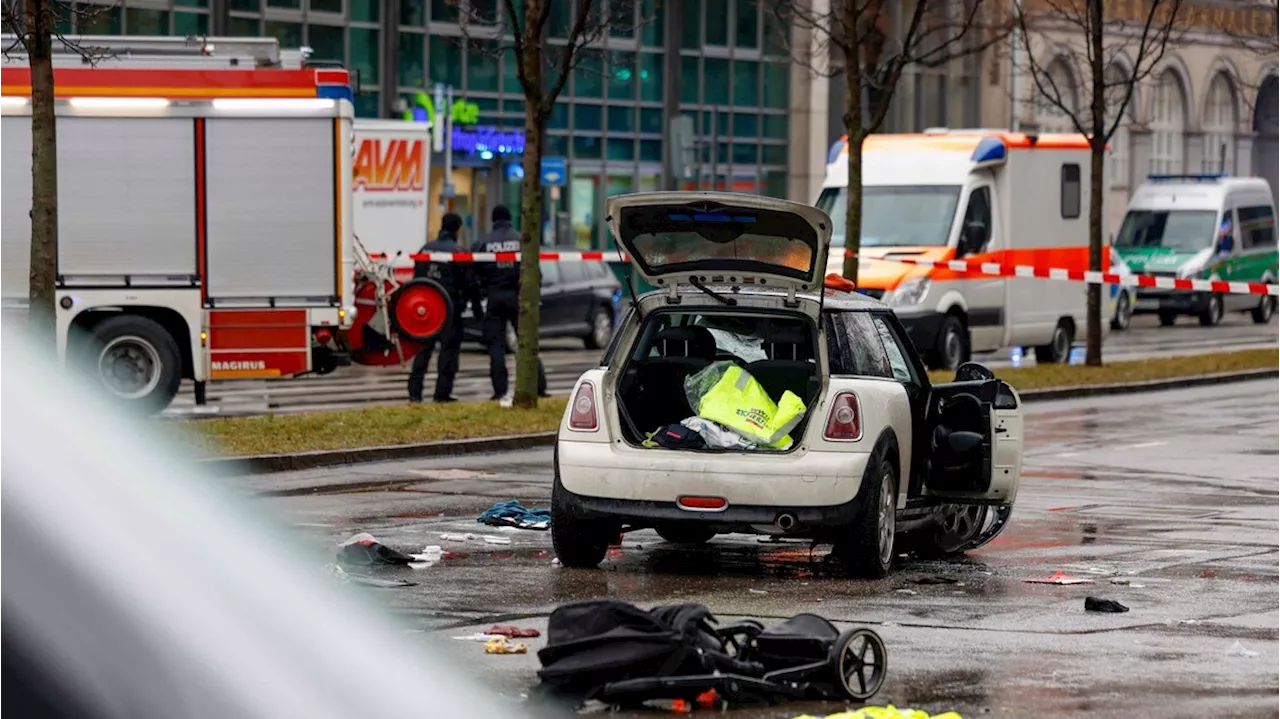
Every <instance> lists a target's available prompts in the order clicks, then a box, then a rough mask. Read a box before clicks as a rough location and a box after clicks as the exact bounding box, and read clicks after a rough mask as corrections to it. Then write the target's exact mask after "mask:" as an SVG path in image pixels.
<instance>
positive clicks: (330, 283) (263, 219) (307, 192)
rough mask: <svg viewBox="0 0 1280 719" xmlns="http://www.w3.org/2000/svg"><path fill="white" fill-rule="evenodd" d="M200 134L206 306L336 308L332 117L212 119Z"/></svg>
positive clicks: (336, 281) (336, 269) (336, 279)
mask: <svg viewBox="0 0 1280 719" xmlns="http://www.w3.org/2000/svg"><path fill="white" fill-rule="evenodd" d="M206 128H207V130H206V133H207V134H206V145H205V157H206V162H207V173H208V180H207V182H208V215H209V230H208V253H209V259H208V277H207V280H208V283H209V284H208V286H209V289H208V295H209V298H210V300H212V301H213V302H214V303H215V306H216V305H218V304H222V305H223V306H226V305H229V304H239V305H241V306H243V305H245V304H248V303H250V302H253V301H256V300H262V301H263V302H265V301H266V300H268V299H274V300H276V301H277V303H278V304H281V305H286V306H294V307H305V306H330V305H331V304H333V303H334V302H336V298H335V297H334V290H335V287H336V286H337V283H338V278H337V277H336V276H335V275H336V273H337V272H338V268H337V267H335V263H334V248H335V245H334V242H335V239H334V233H335V217H334V213H335V194H336V193H335V191H334V182H335V178H334V156H333V153H334V152H335V149H334V147H335V143H334V139H333V138H334V134H333V133H334V130H333V118H332V117H328V118H323V117H302V118H286V117H281V118H269V119H263V118H244V119H241V118H222V117H218V118H209V119H208V120H207V123H206Z"/></svg>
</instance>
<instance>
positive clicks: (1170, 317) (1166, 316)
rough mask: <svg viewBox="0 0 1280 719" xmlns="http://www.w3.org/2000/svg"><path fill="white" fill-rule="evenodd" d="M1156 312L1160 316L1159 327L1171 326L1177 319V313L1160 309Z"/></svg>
mask: <svg viewBox="0 0 1280 719" xmlns="http://www.w3.org/2000/svg"><path fill="white" fill-rule="evenodd" d="M1157 314H1158V315H1159V316H1160V326H1161V327H1172V326H1173V323H1174V322H1177V321H1178V315H1177V314H1176V313H1174V312H1165V311H1161V312H1158V313H1157Z"/></svg>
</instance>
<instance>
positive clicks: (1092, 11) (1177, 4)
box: [1014, 0, 1182, 365]
mask: <svg viewBox="0 0 1280 719" xmlns="http://www.w3.org/2000/svg"><path fill="white" fill-rule="evenodd" d="M1147 2H1148V5H1147V6H1146V8H1145V12H1144V13H1143V14H1142V15H1141V17H1140V18H1139V21H1138V22H1136V23H1135V22H1130V21H1127V20H1126V19H1124V18H1118V17H1114V16H1112V17H1108V14H1107V12H1106V9H1105V8H1106V6H1105V4H1104V2H1103V0H1031V1H1030V2H1028V3H1027V6H1024V5H1022V4H1019V5H1018V8H1017V11H1016V13H1015V16H1016V19H1017V23H1018V30H1019V35H1020V37H1021V40H1020V42H1021V45H1022V49H1024V50H1025V57H1026V60H1025V61H1024V63H1023V65H1024V68H1025V72H1026V74H1027V75H1029V76H1030V77H1031V81H1032V84H1033V86H1034V88H1035V91H1036V95H1037V101H1038V102H1041V103H1043V104H1044V105H1046V106H1047V107H1050V108H1052V109H1054V110H1056V111H1057V112H1058V113H1061V114H1062V115H1063V116H1064V117H1065V118H1066V119H1067V120H1068V121H1069V122H1070V124H1071V125H1072V126H1073V127H1074V128H1075V130H1076V131H1077V132H1079V133H1080V134H1082V135H1084V136H1086V137H1087V138H1088V139H1089V157H1090V162H1089V190H1090V192H1089V269H1090V270H1092V271H1094V272H1099V271H1101V270H1102V269H1103V268H1102V224H1103V217H1102V194H1103V192H1104V184H1105V177H1104V174H1103V172H1104V170H1103V168H1104V165H1103V161H1104V159H1105V158H1106V152H1107V143H1108V142H1109V141H1110V140H1111V137H1112V135H1114V134H1115V132H1116V128H1118V127H1119V126H1120V124H1121V123H1122V122H1124V119H1125V116H1126V112H1127V111H1128V108H1129V103H1130V102H1131V101H1132V100H1133V95H1134V89H1135V88H1136V87H1137V86H1138V84H1139V83H1140V82H1142V81H1143V80H1145V79H1146V78H1147V77H1149V76H1150V75H1151V73H1152V71H1153V70H1154V69H1155V68H1156V67H1157V66H1158V65H1159V64H1160V61H1161V59H1163V58H1164V54H1165V50H1166V49H1167V48H1168V47H1169V46H1170V45H1171V44H1174V42H1175V41H1176V39H1177V37H1178V33H1179V31H1178V30H1177V28H1178V25H1179V10H1180V9H1181V7H1182V0H1147ZM1048 37H1052V38H1053V40H1054V41H1055V42H1054V43H1053V49H1054V52H1047V51H1046V50H1045V49H1044V48H1040V47H1037V44H1038V41H1046V38H1048ZM1044 44H1047V42H1045V43H1044ZM1037 51H1039V52H1038V53H1037ZM1122 56H1124V57H1127V58H1128V61H1129V64H1130V65H1131V67H1132V71H1131V72H1129V73H1128V74H1124V73H1119V74H1117V73H1114V72H1111V73H1109V72H1108V69H1109V68H1111V67H1112V66H1113V64H1115V63H1116V62H1117V61H1118V59H1119V58H1120V57H1122ZM1058 62H1065V63H1067V64H1068V66H1069V67H1071V69H1072V71H1073V72H1077V73H1080V71H1081V70H1083V73H1082V74H1081V75H1079V76H1083V77H1085V78H1086V82H1085V83H1084V84H1083V86H1082V87H1081V88H1080V89H1081V90H1082V91H1083V99H1084V102H1082V103H1080V104H1079V105H1077V104H1076V102H1075V100H1074V98H1075V91H1076V88H1074V87H1063V86H1062V84H1063V83H1062V81H1061V75H1058V76H1057V77H1055V73H1053V72H1051V70H1052V69H1053V67H1054V63H1058ZM1020 100H1021V98H1014V102H1015V103H1017V102H1019V101H1020ZM1088 312H1089V318H1088V327H1087V329H1086V339H1085V342H1086V347H1085V364H1089V365H1101V364H1102V286H1101V285H1097V284H1091V285H1089V288H1088Z"/></svg>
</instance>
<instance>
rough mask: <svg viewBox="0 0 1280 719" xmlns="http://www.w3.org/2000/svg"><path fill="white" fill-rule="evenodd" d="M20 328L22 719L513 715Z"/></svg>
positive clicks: (16, 528)
mask: <svg viewBox="0 0 1280 719" xmlns="http://www.w3.org/2000/svg"><path fill="white" fill-rule="evenodd" d="M6 339H7V340H9V341H7V342H5V343H4V344H5V348H4V358H3V383H2V384H0V390H2V392H3V397H2V403H3V437H2V440H3V451H2V452H0V460H2V466H3V477H4V502H3V510H2V511H3V527H4V535H3V567H4V580H5V581H4V589H3V622H4V627H3V639H4V652H3V659H4V664H5V677H4V683H5V693H6V696H5V700H6V706H8V707H9V708H10V709H12V710H13V713H14V715H15V716H17V715H19V714H22V713H24V712H22V711H21V710H20V706H26V707H27V708H28V709H30V710H34V714H33V715H40V716H49V717H60V716H76V717H102V718H107V717H111V718H115V717H120V718H122V719H123V718H126V717H127V718H130V719H148V718H151V717H155V718H156V719H160V718H164V719H171V718H175V717H209V718H211V719H212V718H214V717H216V718H218V719H223V718H225V717H307V718H308V719H321V718H324V717H335V718H337V717H342V718H344V719H345V718H347V717H432V716H439V717H444V716H513V715H514V714H518V713H519V708H518V707H516V706H511V705H510V704H507V703H505V702H504V703H501V704H499V703H497V702H498V700H497V699H496V698H494V697H493V694H492V693H491V692H488V691H485V690H484V689H481V688H479V687H478V686H476V685H473V684H472V683H471V682H470V681H469V680H468V679H467V678H466V677H462V676H460V675H459V674H458V673H457V672H456V669H455V668H454V666H453V665H451V664H450V663H449V661H448V660H447V659H440V658H436V657H432V656H426V655H424V654H425V653H424V652H423V651H420V650H418V649H417V648H416V647H414V646H409V645H407V644H406V641H407V639H406V638H405V637H406V635H405V634H404V633H403V628H402V627H399V626H398V625H397V624H396V623H395V622H394V621H393V620H392V619H391V618H390V617H387V616H384V615H382V614H380V612H381V609H380V608H379V607H377V606H376V605H373V604H366V603H365V602H363V601H362V600H361V599H360V597H359V596H356V595H353V594H352V593H351V591H350V590H344V589H342V588H340V586H339V585H338V584H337V582H336V581H331V580H329V579H328V578H327V577H326V575H325V574H324V572H322V571H319V570H318V569H317V568H316V567H314V566H312V565H313V563H314V558H311V557H307V556H305V554H304V553H302V552H301V551H299V550H298V549H297V548H295V546H294V544H293V539H292V538H291V537H289V536H287V535H285V534H283V533H282V531H281V529H280V528H279V527H278V526H277V525H276V524H274V522H273V521H272V520H270V519H268V518H267V517H266V516H265V515H260V514H259V512H258V511H257V508H255V507H252V506H249V505H248V504H246V502H245V501H244V500H241V499H239V498H237V497H235V496H233V495H232V494H231V493H230V492H227V491H225V490H224V489H222V488H221V487H219V486H218V485H217V484H216V483H214V482H212V481H210V480H211V479H212V478H211V477H210V476H208V475H207V473H206V472H205V471H204V470H201V469H200V468H198V467H196V466H195V464H194V463H193V462H192V461H191V460H190V459H188V458H185V457H183V456H181V452H179V451H174V450H172V449H170V448H169V447H168V446H167V445H166V443H165V441H164V439H163V438H162V437H161V436H160V435H161V433H160V432H157V431H155V428H156V425H155V424H154V423H151V422H143V421H139V420H136V419H135V418H133V417H131V416H127V415H121V414H117V413H116V412H115V411H114V410H112V409H110V408H108V407H106V406H105V405H103V404H102V403H101V402H100V401H99V400H98V398H97V397H96V396H95V394H94V393H93V392H92V391H90V390H88V389H85V388H83V387H81V386H80V380H73V379H71V378H69V377H68V376H66V375H63V374H60V373H59V374H56V375H55V374H53V372H55V371H56V370H54V365H55V364H56V363H54V362H51V361H36V360H34V359H33V358H32V357H30V356H29V355H27V354H25V353H24V354H20V351H21V350H20V349H19V348H20V347H26V346H29V345H30V344H31V343H30V342H29V341H27V338H26V337H23V336H20V335H14V334H12V333H10V332H6ZM51 351H52V350H51ZM223 481H225V480H223ZM11 702H12V703H11Z"/></svg>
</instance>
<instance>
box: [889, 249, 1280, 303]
mask: <svg viewBox="0 0 1280 719" xmlns="http://www.w3.org/2000/svg"><path fill="white" fill-rule="evenodd" d="M889 261H890V262H901V263H903V264H907V265H917V266H920V267H942V268H946V269H949V270H953V271H956V272H965V273H969V274H981V275H989V276H995V277H1025V278H1028V279H1032V278H1034V279H1045V280H1065V281H1068V282H1084V283H1086V284H1090V285H1119V284H1133V285H1136V286H1138V287H1155V288H1158V289H1165V290H1195V291H1199V292H1215V293H1218V294H1229V295H1280V285H1269V284H1266V283H1264V282H1227V281H1225V280H1188V279H1182V278H1178V277H1156V276H1154V275H1118V274H1115V273H1112V272H1091V271H1089V270H1065V269H1061V268H1049V267H1032V266H1030V265H1005V264H1001V263H999V262H966V261H964V260H925V259H920V258H917V257H894V258H893V259H891V260H889Z"/></svg>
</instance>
